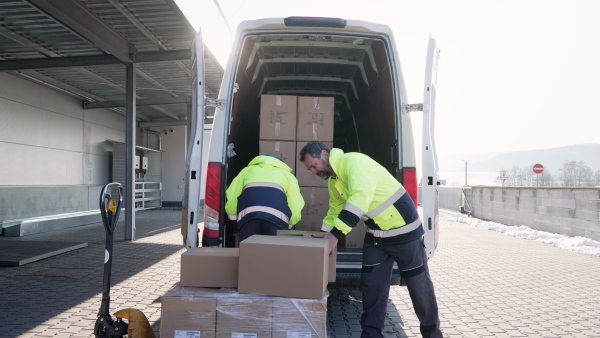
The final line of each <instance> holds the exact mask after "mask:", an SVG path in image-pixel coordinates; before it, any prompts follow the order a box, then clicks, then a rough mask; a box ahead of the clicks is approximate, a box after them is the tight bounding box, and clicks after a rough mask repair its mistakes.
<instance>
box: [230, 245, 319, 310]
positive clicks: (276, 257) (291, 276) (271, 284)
mask: <svg viewBox="0 0 600 338" xmlns="http://www.w3.org/2000/svg"><path fill="white" fill-rule="evenodd" d="M239 267H240V268H239V279H238V292H239V293H258V294H263V295H268V296H281V297H294V298H312V299H320V298H323V295H324V293H325V290H326V289H327V282H328V279H329V277H328V276H329V241H324V240H322V239H320V238H308V237H300V236H263V235H254V236H251V237H249V238H247V239H245V240H244V241H242V242H240V265H239Z"/></svg>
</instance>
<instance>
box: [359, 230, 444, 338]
mask: <svg viewBox="0 0 600 338" xmlns="http://www.w3.org/2000/svg"><path fill="white" fill-rule="evenodd" d="M376 240H377V238H376ZM394 261H396V262H397V263H398V269H399V270H400V274H401V276H402V279H403V280H404V281H405V282H406V286H407V287H408V292H409V294H410V298H411V300H412V303H413V307H414V309H415V313H416V314H417V317H418V318H419V321H420V322H421V327H420V329H421V334H422V335H423V337H442V332H441V330H440V320H439V317H438V307H437V301H436V298H435V293H434V290H433V283H432V282H431V277H430V276H429V268H428V267H427V256H426V253H425V247H424V244H423V242H422V241H421V240H420V239H417V240H414V241H411V242H408V243H405V244H399V245H393V246H385V247H382V246H381V245H377V246H373V245H370V244H366V243H365V245H364V248H363V267H362V274H361V282H360V289H361V291H362V295H363V314H362V317H361V326H362V335H361V338H367V337H377V338H379V337H383V333H382V331H383V326H384V322H385V316H386V308H387V303H388V296H389V292H390V279H391V276H392V269H393V266H394Z"/></svg>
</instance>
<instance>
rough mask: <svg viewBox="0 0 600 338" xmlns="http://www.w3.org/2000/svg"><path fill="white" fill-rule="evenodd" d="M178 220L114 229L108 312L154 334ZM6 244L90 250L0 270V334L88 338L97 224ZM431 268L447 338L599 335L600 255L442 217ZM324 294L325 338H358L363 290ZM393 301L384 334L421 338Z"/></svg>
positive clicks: (393, 298) (173, 259)
mask: <svg viewBox="0 0 600 338" xmlns="http://www.w3.org/2000/svg"><path fill="white" fill-rule="evenodd" d="M442 216H443V214H442ZM179 222H180V211H177V210H147V211H142V212H138V213H137V217H136V224H137V228H138V232H137V238H138V239H137V240H136V241H134V242H129V241H124V240H122V239H121V238H123V232H122V231H123V224H122V223H123V222H122V221H120V222H119V225H118V227H117V232H116V234H117V236H116V238H117V239H116V241H115V245H114V264H113V270H112V272H113V274H112V281H113V282H112V287H111V300H112V302H111V307H110V308H111V310H113V312H114V311H116V310H118V309H123V308H127V307H134V308H137V309H140V310H142V312H144V313H145V314H146V316H147V317H148V318H149V320H150V322H151V323H152V327H153V329H154V330H155V332H156V333H157V335H158V331H159V328H160V296H161V295H162V294H164V293H165V292H166V291H167V290H168V289H169V288H170V287H171V286H172V285H173V284H174V283H175V282H176V281H177V280H178V279H179V256H180V254H181V253H182V252H183V250H184V249H183V247H182V245H181V235H180V230H179ZM6 240H21V241H27V240H47V241H68V242H73V241H82V242H88V243H89V245H88V247H85V248H82V249H77V250H74V251H71V252H68V253H64V254H61V255H58V256H54V257H50V258H47V259H44V260H41V261H38V262H34V263H30V264H27V265H24V266H21V267H0V287H1V288H2V289H1V291H0V337H91V336H93V333H92V329H93V326H94V322H95V318H96V314H97V312H98V309H99V307H100V302H101V297H100V296H101V291H102V275H103V259H104V253H103V252H104V240H105V238H104V229H103V227H102V224H93V225H88V226H82V227H78V228H72V229H67V230H61V231H57V232H53V233H50V234H39V235H33V236H27V237H22V238H3V237H0V245H2V241H6ZM430 270H431V275H432V278H433V281H434V285H435V288H436V293H437V296H438V304H439V307H440V317H441V318H440V319H441V321H442V330H443V332H444V336H446V337H600V315H599V313H600V258H598V257H594V256H589V255H584V254H575V253H570V252H568V251H566V250H563V249H558V248H555V247H552V246H550V245H547V244H542V243H538V242H533V241H528V240H524V239H518V238H514V237H509V236H505V235H503V234H500V233H496V232H492V231H489V230H485V229H481V228H476V227H473V226H471V225H467V224H462V223H455V222H449V221H444V220H442V221H441V226H440V245H439V250H438V253H437V254H436V256H435V257H434V258H433V259H432V260H431V262H430ZM52 274H57V275H63V277H49V276H50V275H52ZM64 276H66V277H64ZM330 293H331V296H330V297H329V308H328V323H327V326H328V335H329V336H330V337H334V338H340V337H358V336H360V324H359V318H360V313H361V304H360V298H361V296H360V292H358V291H357V290H348V289H332V290H330ZM390 294H391V295H390V302H389V306H388V315H387V318H386V322H387V326H386V337H419V336H420V335H419V332H418V326H419V323H418V321H417V319H416V317H415V315H414V312H413V310H412V305H411V304H410V298H409V297H408V293H407V291H406V288H405V287H400V286H396V287H393V288H392V290H391V292H390Z"/></svg>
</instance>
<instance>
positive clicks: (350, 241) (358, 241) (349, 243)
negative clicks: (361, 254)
mask: <svg viewBox="0 0 600 338" xmlns="http://www.w3.org/2000/svg"><path fill="white" fill-rule="evenodd" d="M366 232H367V231H366V228H365V222H363V221H362V220H361V221H359V222H358V224H356V226H355V227H354V229H352V231H350V232H349V233H348V234H347V235H346V236H344V237H342V238H343V244H344V248H346V249H360V248H362V247H363V243H364V241H365V233H366Z"/></svg>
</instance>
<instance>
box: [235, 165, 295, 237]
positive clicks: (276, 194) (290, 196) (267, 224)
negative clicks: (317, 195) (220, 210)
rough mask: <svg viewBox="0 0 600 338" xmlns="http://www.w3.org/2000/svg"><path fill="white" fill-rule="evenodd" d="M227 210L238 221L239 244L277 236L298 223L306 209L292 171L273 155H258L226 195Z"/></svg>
mask: <svg viewBox="0 0 600 338" xmlns="http://www.w3.org/2000/svg"><path fill="white" fill-rule="evenodd" d="M225 194H226V196H227V203H226V204H225V211H226V212H227V216H228V217H229V219H230V220H232V221H236V222H237V226H238V230H239V241H240V242H241V241H243V240H244V239H246V238H248V237H250V236H252V235H257V234H258V235H273V236H275V235H277V229H283V230H288V229H289V228H290V227H291V226H293V225H294V224H296V223H298V221H299V220H300V217H301V212H302V208H303V207H304V198H302V195H301V194H300V187H299V186H298V180H297V179H296V177H295V176H294V175H293V174H292V168H290V167H289V166H288V165H287V164H285V163H284V162H283V161H281V160H280V159H279V158H277V157H275V156H273V155H261V156H256V157H255V158H254V159H253V160H252V161H250V164H248V166H247V167H246V168H244V169H242V171H240V173H239V174H238V175H237V176H236V177H235V178H234V179H233V181H232V182H231V185H229V188H227V191H226V192H225Z"/></svg>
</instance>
